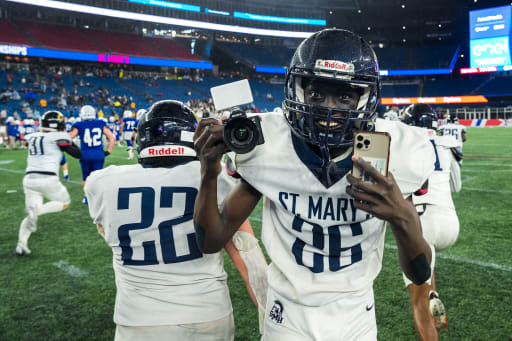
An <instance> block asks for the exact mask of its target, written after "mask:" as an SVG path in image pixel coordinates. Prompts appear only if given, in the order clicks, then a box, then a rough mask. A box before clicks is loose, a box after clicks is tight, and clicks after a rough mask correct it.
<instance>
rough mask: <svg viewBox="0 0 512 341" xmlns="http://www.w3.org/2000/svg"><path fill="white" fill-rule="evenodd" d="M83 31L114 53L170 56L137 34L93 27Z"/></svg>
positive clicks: (156, 56) (159, 56)
mask: <svg viewBox="0 0 512 341" xmlns="http://www.w3.org/2000/svg"><path fill="white" fill-rule="evenodd" d="M83 32H84V34H85V35H86V36H88V37H91V38H92V39H94V40H95V41H96V42H98V43H99V44H100V45H101V46H103V47H104V48H106V49H107V50H108V51H109V52H110V53H112V54H121V55H129V56H142V57H154V58H168V56H167V55H165V54H164V53H162V52H161V51H160V50H159V49H158V48H157V47H154V46H153V45H152V44H151V43H149V42H148V41H147V40H146V39H145V38H143V37H141V36H138V35H135V34H128V33H120V32H106V31H100V30H93V29H87V30H84V31H83Z"/></svg>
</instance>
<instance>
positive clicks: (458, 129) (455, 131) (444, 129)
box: [438, 123, 466, 149]
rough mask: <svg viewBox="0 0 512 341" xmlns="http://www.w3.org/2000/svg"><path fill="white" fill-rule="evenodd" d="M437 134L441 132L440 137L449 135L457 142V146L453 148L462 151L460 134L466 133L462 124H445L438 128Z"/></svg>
mask: <svg viewBox="0 0 512 341" xmlns="http://www.w3.org/2000/svg"><path fill="white" fill-rule="evenodd" d="M438 131H439V132H441V135H443V136H445V135H451V136H453V137H455V140H457V145H456V146H455V147H460V148H461V149H462V133H465V132H466V127H465V126H463V125H462V124H455V123H446V124H443V125H442V126H440V127H439V129H438Z"/></svg>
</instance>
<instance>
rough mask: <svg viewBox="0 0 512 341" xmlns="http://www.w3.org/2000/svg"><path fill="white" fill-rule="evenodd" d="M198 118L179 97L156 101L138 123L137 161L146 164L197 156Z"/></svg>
mask: <svg viewBox="0 0 512 341" xmlns="http://www.w3.org/2000/svg"><path fill="white" fill-rule="evenodd" d="M197 123H198V122H197V119H196V116H195V115H194V113H193V112H192V110H191V109H190V108H188V107H187V106H186V105H185V104H183V103H182V102H180V101H174V100H164V101H159V102H156V103H154V104H153V105H152V106H151V107H150V108H149V109H148V111H147V112H146V113H145V114H144V115H142V116H141V117H140V119H139V124H138V125H137V138H136V141H137V152H138V161H139V163H141V164H144V165H152V166H167V165H172V164H175V163H176V162H177V158H176V157H180V158H179V162H186V161H189V160H194V159H196V158H197V157H196V153H195V151H194V142H193V139H192V137H193V135H194V131H195V129H196V127H197Z"/></svg>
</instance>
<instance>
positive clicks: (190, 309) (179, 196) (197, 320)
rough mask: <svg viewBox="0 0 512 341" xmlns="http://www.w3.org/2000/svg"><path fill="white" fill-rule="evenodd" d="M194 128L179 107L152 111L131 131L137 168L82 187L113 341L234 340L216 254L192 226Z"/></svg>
mask: <svg viewBox="0 0 512 341" xmlns="http://www.w3.org/2000/svg"><path fill="white" fill-rule="evenodd" d="M196 124H197V121H196V119H195V117H194V114H193V113H192V111H191V110H190V109H189V108H187V107H186V106H184V105H183V103H181V102H178V101H171V100H166V101H160V102H157V103H155V104H154V105H153V106H152V107H151V108H150V109H149V112H148V113H147V114H145V115H144V116H143V117H142V119H141V121H140V123H139V126H138V132H139V134H138V136H137V145H138V146H139V148H140V149H141V150H140V151H139V155H138V160H139V164H137V165H125V166H110V167H107V168H105V169H103V170H100V171H97V172H94V173H93V174H91V176H90V177H89V178H88V179H87V183H86V186H85V192H86V194H87V197H88V198H89V212H90V214H91V217H92V218H93V220H94V222H95V223H96V224H97V225H98V231H99V232H100V234H102V235H103V236H104V238H105V240H106V242H107V243H108V244H109V246H110V247H111V248H112V250H113V266H114V271H115V277H116V286H117V295H116V305H115V312H114V322H115V323H116V325H117V328H116V338H115V339H116V340H117V341H120V340H146V341H150V340H178V341H217V340H226V341H229V340H233V335H234V324H233V315H232V308H231V302H230V298H229V292H228V287H227V283H226V280H227V276H226V273H225V272H224V268H223V259H224V257H223V253H222V252H218V253H215V254H203V253H202V252H201V251H200V250H199V247H198V245H197V241H196V236H195V233H194V226H193V224H192V214H193V210H194V202H195V198H196V195H197V192H198V188H199V182H200V173H199V167H200V166H199V162H198V161H197V158H196V156H195V151H194V150H193V148H192V146H193V145H192V135H193V131H194V129H195V126H196ZM227 178H229V176H228V175H227V174H226V173H224V179H225V180H219V190H220V192H222V193H228V192H229V191H230V186H231V185H230V181H227ZM219 200H222V194H220V197H219ZM228 254H230V256H231V253H229V251H228ZM240 256H242V252H240ZM262 257H263V256H262ZM247 267H248V268H249V267H250V266H249V265H247ZM250 271H251V270H250V269H249V273H250ZM244 272H245V273H246V272H247V271H246V270H244ZM241 273H242V271H241ZM243 275H244V274H243Z"/></svg>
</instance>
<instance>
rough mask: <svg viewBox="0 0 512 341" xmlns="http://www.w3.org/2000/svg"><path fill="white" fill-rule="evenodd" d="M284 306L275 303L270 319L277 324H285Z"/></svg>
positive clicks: (276, 301)
mask: <svg viewBox="0 0 512 341" xmlns="http://www.w3.org/2000/svg"><path fill="white" fill-rule="evenodd" d="M283 310H284V309H283V305H282V304H281V302H279V301H278V300H275V301H274V305H273V306H272V309H271V310H270V315H269V316H270V319H271V320H272V321H274V322H276V323H279V324H281V323H283Z"/></svg>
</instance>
